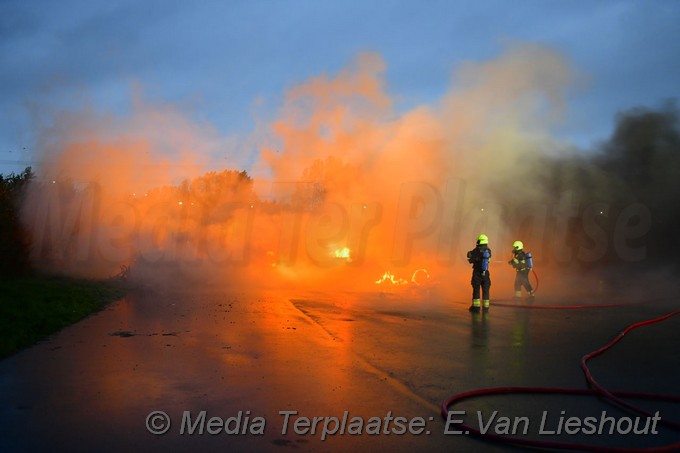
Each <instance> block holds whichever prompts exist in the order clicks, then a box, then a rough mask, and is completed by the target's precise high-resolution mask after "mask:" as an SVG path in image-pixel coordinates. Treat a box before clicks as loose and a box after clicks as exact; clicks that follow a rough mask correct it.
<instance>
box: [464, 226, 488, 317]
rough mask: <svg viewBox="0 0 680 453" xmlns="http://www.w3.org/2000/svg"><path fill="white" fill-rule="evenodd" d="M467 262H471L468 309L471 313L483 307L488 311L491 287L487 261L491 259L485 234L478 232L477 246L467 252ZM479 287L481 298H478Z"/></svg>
mask: <svg viewBox="0 0 680 453" xmlns="http://www.w3.org/2000/svg"><path fill="white" fill-rule="evenodd" d="M467 260H468V263H470V264H472V280H471V281H470V283H471V284H472V305H471V306H470V311H471V312H473V313H476V312H479V310H480V309H483V310H484V311H485V312H487V311H489V304H490V302H489V298H490V296H489V289H490V288H491V276H490V275H489V262H490V260H491V249H490V248H489V238H488V237H487V235H486V234H480V235H479V237H478V238H477V246H476V247H475V248H474V249H472V250H470V251H469V252H467ZM480 289H481V293H482V294H481V296H482V297H481V300H480V297H479V296H480V294H479V293H480Z"/></svg>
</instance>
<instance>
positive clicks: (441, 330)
mask: <svg viewBox="0 0 680 453" xmlns="http://www.w3.org/2000/svg"><path fill="white" fill-rule="evenodd" d="M539 301H540V303H541V304H543V303H550V304H558V305H559V304H562V305H570V304H573V303H575V301H573V300H540V299H539ZM577 302H578V303H579V304H589V303H590V304H593V303H595V301H592V300H591V301H589V300H579V301H577ZM628 302H632V303H631V304H630V305H626V306H624V307H616V308H588V309H583V310H540V309H519V308H512V307H500V306H495V307H492V309H491V312H490V313H488V314H486V315H482V314H470V313H469V312H468V311H467V305H468V304H467V303H466V302H463V301H455V300H450V299H448V298H446V297H444V296H442V295H438V294H437V293H436V291H424V290H422V291H418V290H416V291H402V292H372V293H368V292H367V293H352V292H346V293H340V292H333V293H331V292H328V293H326V292H309V291H291V290H285V291H264V290H263V291H257V292H255V291H252V292H233V291H230V290H229V289H228V288H224V289H218V288H205V289H203V290H200V291H196V290H193V291H184V290H181V289H177V288H174V289H170V288H165V289H155V290H151V289H145V290H139V291H134V292H133V293H132V294H131V295H130V296H129V297H127V298H125V299H123V300H121V301H118V302H116V303H114V304H112V305H110V306H109V307H107V309H105V310H104V311H102V312H100V313H98V314H96V315H93V316H91V317H89V318H87V319H85V320H84V321H82V322H80V323H78V324H76V325H74V326H71V327H69V328H67V329H65V330H63V331H62V332H60V333H59V334H57V335H55V336H53V337H52V338H50V339H48V340H46V341H43V342H41V343H39V344H37V345H35V346H33V347H32V348H29V349H27V350H24V351H22V352H20V353H18V354H16V355H14V356H12V357H10V358H8V359H5V360H3V361H1V362H0V403H1V406H0V407H1V410H0V424H1V426H2V427H3V428H2V431H3V432H2V434H1V435H0V437H1V438H2V439H1V443H2V444H3V451H47V450H49V451H55V450H68V451H169V450H172V451H225V450H229V451H287V450H290V451H347V450H362V451H384V450H386V449H389V450H393V451H425V450H430V451H456V452H467V451H480V450H484V451H513V450H514V451H520V449H519V448H514V447H510V446H508V445H506V444H496V443H489V442H485V441H482V440H479V439H478V438H475V437H472V436H469V435H464V434H445V429H446V427H445V424H444V422H443V420H442V418H441V416H440V415H439V410H440V408H439V406H440V404H441V402H442V401H444V400H445V399H446V398H448V397H449V396H451V395H453V394H457V393H460V392H465V391H470V390H475V389H480V388H486V387H499V386H538V387H568V388H586V383H585V380H584V377H583V371H582V370H581V368H580V363H579V362H580V359H581V357H582V356H583V355H584V354H586V353H588V352H591V351H593V350H595V349H597V348H599V347H601V346H603V345H604V344H606V343H608V342H609V341H610V340H611V339H613V338H614V337H615V336H616V334H618V332H620V331H621V330H622V329H623V328H625V327H626V326H627V325H629V324H631V323H634V322H638V321H641V320H644V319H649V318H653V317H656V316H660V315H663V314H665V313H668V312H670V311H673V310H674V309H676V308H677V306H678V303H677V302H678V301H677V300H674V299H673V298H662V299H659V300H656V301H652V300H650V301H640V300H638V301H628ZM640 302H642V303H640ZM521 303H524V302H521ZM535 303H538V302H535ZM508 304H512V302H508ZM678 332H680V316H677V317H674V318H671V319H669V320H667V321H664V322H663V323H658V324H656V325H653V326H648V327H644V328H641V329H638V330H636V331H634V332H631V333H630V334H629V335H627V336H626V338H624V339H623V341H621V342H620V344H617V345H616V346H615V347H614V348H612V349H611V350H610V351H608V352H607V353H606V354H604V355H602V356H601V357H598V358H596V359H593V360H592V362H591V363H590V366H591V371H592V372H593V375H594V376H595V377H596V378H597V380H598V381H599V382H600V383H601V384H602V385H604V386H605V387H607V388H608V389H612V390H630V391H640V392H653V393H662V394H674V395H678V394H680V392H679V391H678V390H679V388H678V384H677V383H678V382H680V381H679V380H678V378H679V377H680V354H679V353H678V349H677V345H678V344H679V342H678V339H679V338H680V334H679V333H678ZM637 403H639V404H640V405H642V406H644V407H646V408H647V409H648V410H650V411H652V412H653V411H655V410H662V411H663V414H664V417H669V418H671V419H674V420H678V421H680V405H678V404H670V403H663V402H650V401H641V402H636V404H637ZM454 409H455V410H466V411H467V414H469V416H468V417H467V418H466V420H468V421H470V422H471V423H472V424H477V423H478V422H480V421H481V422H484V423H487V422H488V420H490V419H491V417H493V416H494V413H495V414H497V417H496V419H495V420H496V421H498V420H499V418H498V417H501V416H507V417H508V418H509V419H510V420H513V421H514V420H515V417H519V416H525V417H526V419H527V420H528V421H529V422H530V424H531V427H530V428H529V429H528V433H527V434H523V433H522V432H521V429H520V431H519V435H520V437H525V438H532V437H533V438H537V439H542V440H559V441H564V442H577V443H588V444H598V445H619V446H654V445H663V444H666V443H669V442H680V434H679V433H678V431H668V430H666V429H664V430H663V432H660V433H659V434H649V435H637V436H631V435H629V436H618V435H616V434H613V435H608V434H602V435H589V434H583V433H576V434H570V435H564V434H563V435H561V436H557V435H551V434H542V435H538V434H537V430H538V425H539V423H540V422H541V419H542V417H543V415H544V414H547V415H548V417H549V418H548V420H549V422H550V423H551V424H552V425H550V426H548V428H550V429H553V428H554V427H555V426H556V425H557V423H558V421H559V417H560V416H561V415H564V416H567V417H568V416H576V417H585V416H587V415H592V414H597V415H599V414H600V413H601V412H602V411H607V414H609V415H611V416H615V417H618V418H620V417H623V416H629V417H632V415H631V414H627V413H625V412H622V411H620V410H618V409H617V408H615V407H613V406H611V405H607V404H606V403H604V402H602V401H600V400H598V399H596V398H591V397H573V396H569V395H545V396H541V395H508V396H494V397H487V398H479V399H474V400H469V401H467V402H465V403H462V404H461V405H460V406H456V408H454ZM153 411H163V412H165V413H167V415H168V416H169V417H170V419H171V424H170V428H169V430H168V431H167V432H166V433H165V434H162V435H154V434H152V433H150V432H149V429H148V428H147V422H149V423H151V428H152V429H155V428H161V427H162V420H161V419H157V418H150V419H147V417H148V416H149V414H150V413H151V412H153ZM201 411H205V418H204V419H203V420H201V415H200V414H201ZM495 411H498V412H495ZM562 411H564V412H562ZM187 414H188V415H187ZM239 414H240V416H239ZM286 414H287V415H286ZM480 416H481V417H482V418H481V419H480V418H479V417H480ZM286 417H288V418H286ZM314 417H322V418H325V417H336V418H337V422H338V424H337V425H335V424H334V423H336V422H335V421H333V420H330V421H328V422H327V423H328V425H327V428H328V430H329V431H330V430H332V428H335V429H336V430H337V431H336V433H335V434H332V435H331V434H329V435H327V437H326V439H324V440H322V427H323V423H324V422H325V420H324V419H319V420H320V421H318V422H317V425H316V430H314V429H312V426H313V423H314ZM343 417H344V418H345V426H344V428H342V429H343V431H341V428H340V424H341V423H342V419H343ZM390 417H392V418H390ZM397 417H401V419H400V420H401V421H400V422H399V421H398V420H397ZM211 418H213V421H212V422H210V419H211ZM306 419H308V420H306ZM286 421H287V422H288V425H287V426H285V424H286ZM296 421H297V423H298V425H297V428H296V425H295V423H296ZM307 421H308V422H309V423H307ZM352 422H353V424H352ZM369 422H370V423H369ZM411 422H412V423H413V424H412V425H409V424H408V423H411ZM421 422H422V423H421ZM202 423H203V430H204V433H203V434H199V430H200V428H201V424H202ZM210 423H213V424H212V425H210ZM220 423H221V425H220ZM225 423H226V424H227V428H228V430H229V431H230V432H232V431H235V432H237V434H227V433H226V432H225V430H224V428H225V426H224V424H225ZM369 424H371V426H372V428H369ZM350 425H351V426H350ZM211 426H212V428H211ZM376 426H377V428H376ZM192 427H193V434H192V433H190V432H189V431H191V430H192ZM284 428H285V429H284ZM496 428H498V429H502V428H503V427H502V426H501V425H496V424H495V423H494V425H493V428H492V430H493V429H496ZM520 428H521V426H520ZM211 429H213V430H214V432H216V434H210V430H211ZM450 429H451V430H456V429H457V427H456V426H452V427H450ZM182 430H183V433H182ZM296 430H297V431H298V432H299V433H300V434H297V433H296V432H295V431H296ZM371 430H373V431H371ZM375 430H378V432H379V433H378V434H368V433H369V432H374V431H375ZM284 431H285V432H284ZM360 433H361V434H360ZM388 433H389V434H388ZM5 447H6V448H5Z"/></svg>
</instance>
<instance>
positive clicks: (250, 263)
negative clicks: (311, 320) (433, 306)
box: [23, 47, 568, 293]
mask: <svg viewBox="0 0 680 453" xmlns="http://www.w3.org/2000/svg"><path fill="white" fill-rule="evenodd" d="M385 70H386V65H385V63H384V62H383V60H382V58H381V57H380V56H379V55H377V54H362V55H360V56H359V57H358V58H357V59H356V61H355V62H353V63H352V64H350V65H349V66H348V67H347V68H346V69H344V70H342V71H340V72H339V73H338V74H335V75H325V74H324V75H320V76H318V77H313V78H311V79H310V80H308V81H307V82H305V83H302V84H300V85H298V86H293V87H292V88H290V90H289V91H288V92H287V93H286V95H285V99H284V103H283V105H282V107H281V108H280V110H279V111H278V112H277V117H276V118H275V120H273V121H271V122H270V123H268V124H262V125H261V127H259V128H258V129H257V130H256V131H254V132H253V136H252V137H249V140H248V143H249V144H256V153H257V154H256V155H254V157H253V158H252V159H250V161H251V162H250V164H249V165H250V167H249V168H248V172H247V173H246V172H244V171H242V170H243V169H242V168H238V167H239V164H238V162H237V161H236V160H235V159H237V158H241V159H243V160H244V161H245V160H246V159H245V158H243V154H244V153H246V151H245V150H244V149H241V148H239V147H238V146H236V145H234V144H233V143H231V142H229V141H226V140H223V139H221V138H220V137H219V136H218V135H217V134H216V131H215V130H213V129H212V128H210V127H205V126H204V125H199V124H195V123H192V122H191V121H190V120H189V118H190V115H183V114H182V112H180V111H178V110H177V109H176V108H174V107H168V106H167V105H160V106H153V105H146V104H145V103H144V102H143V100H141V99H137V98H135V99H134V102H133V105H134V108H133V112H132V113H131V114H130V115H129V117H119V116H106V115H98V114H97V113H94V112H89V111H85V112H82V113H80V114H77V113H73V112H70V113H69V114H68V115H64V116H63V117H58V118H56V119H55V121H54V127H52V128H51V129H50V130H49V131H46V133H45V134H46V136H45V137H44V140H43V142H44V143H45V150H44V152H45V162H44V164H43V165H41V166H40V167H39V168H37V169H36V171H37V174H38V179H39V180H38V181H37V182H36V183H35V184H33V187H32V188H31V191H30V193H29V194H28V196H27V202H26V204H25V208H24V212H23V218H24V222H25V223H26V224H27V225H28V226H29V229H30V230H31V233H32V235H33V242H32V243H33V256H32V258H33V260H34V262H35V263H37V264H38V265H39V266H40V267H42V268H47V269H48V270H50V269H51V270H58V271H59V272H63V273H69V274H79V275H87V276H96V277H108V276H111V275H114V274H115V273H117V272H118V270H119V269H120V265H121V264H126V265H131V267H132V269H133V271H132V275H136V276H144V277H147V276H148V277H151V276H152V275H156V276H159V277H158V278H159V279H160V280H162V279H163V278H168V279H170V278H175V277H174V275H175V274H177V275H182V276H186V277H189V278H192V279H194V280H195V281H197V282H203V281H206V280H210V281H215V282H218V283H219V284H230V285H244V286H248V285H257V286H262V285H264V284H267V285H272V286H277V285H291V286H293V287H305V288H323V289H325V290H334V289H347V285H348V282H352V285H353V287H356V288H362V287H370V288H375V286H374V284H373V282H374V280H373V279H372V278H371V277H367V276H371V275H380V274H381V273H382V274H383V277H381V278H380V279H379V280H378V282H377V283H379V284H380V283H387V282H389V284H392V285H404V284H407V283H409V280H407V279H405V278H401V277H397V275H402V276H406V277H407V278H408V276H409V275H410V276H411V280H410V282H412V283H414V284H417V285H423V284H427V285H432V284H433V282H432V280H431V279H430V275H437V276H441V275H446V279H445V282H446V285H444V286H446V289H447V290H448V288H450V287H455V288H458V287H462V288H464V291H465V293H467V287H468V286H469V282H468V280H469V265H468V263H467V262H466V260H465V253H466V251H467V250H469V249H471V248H472V247H473V246H474V239H475V238H476V237H477V235H478V234H479V232H480V231H481V230H480V229H481V228H482V227H483V229H484V231H485V232H486V233H488V234H489V236H490V238H491V244H490V245H491V248H492V249H494V252H495V251H496V250H499V248H500V250H502V249H503V247H507V244H511V243H512V237H511V236H510V235H511V234H512V233H513V232H512V231H511V229H510V227H511V225H508V224H507V223H506V222H505V220H504V218H503V215H504V212H503V206H500V207H499V206H496V205H494V198H493V197H494V194H493V193H492V192H491V191H489V189H488V183H489V180H490V179H493V180H494V181H495V180H496V179H498V178H502V177H505V175H511V174H512V172H510V171H508V169H511V168H515V167H514V166H515V165H516V162H519V161H522V162H531V161H533V159H532V156H533V155H534V153H536V152H538V151H539V150H540V149H542V148H541V146H538V145H540V143H537V138H536V137H538V136H540V130H538V131H537V130H536V129H537V128H539V129H540V127H541V125H543V124H544V123H545V121H544V118H546V115H544V113H545V112H544V109H545V107H546V104H545V100H546V99H547V101H549V106H550V107H555V106H556V105H557V104H559V103H558V102H557V101H555V100H554V99H553V98H554V97H555V96H556V93H558V92H559V87H560V86H561V84H562V83H564V81H565V78H567V74H568V71H567V68H566V66H565V65H564V62H563V61H562V60H561V59H560V58H559V56H556V55H554V54H552V53H551V52H549V51H547V50H545V49H535V48H533V47H529V48H526V49H523V48H520V49H519V50H517V49H516V50H513V51H512V52H510V53H509V54H507V55H504V56H501V57H500V58H499V59H497V60H495V61H493V62H491V63H488V64H486V65H467V66H465V67H464V70H463V71H462V72H461V74H460V80H459V83H458V85H455V86H453V87H452V89H451V90H450V91H449V92H448V93H446V94H445V95H444V96H443V97H442V98H441V99H440V100H439V102H437V103H436V104H434V105H416V106H414V107H413V108H412V109H410V110H407V111H404V112H398V111H397V110H396V109H395V106H394V101H393V99H392V97H391V96H390V95H389V94H388V93H387V89H386V86H385V85H386V83H385V77H384V72H385ZM552 101H555V102H554V103H552ZM553 113H554V112H553ZM215 143H218V145H219V146H218V147H217V148H219V149H220V156H222V155H224V156H226V157H225V158H224V159H222V160H221V161H220V165H221V167H220V168H215V169H213V167H214V166H215V165H216V164H213V165H210V164H209V163H208V161H209V159H208V155H209V154H210V153H209V151H210V145H214V144H215ZM249 146H250V145H249ZM251 150H252V148H250V149H249V150H248V151H247V152H251ZM225 159H226V160H225ZM480 169H483V171H480ZM479 175H492V176H489V177H479ZM43 182H47V183H43ZM527 186H530V185H527ZM513 190H516V191H517V192H516V194H515V195H516V198H517V199H521V200H523V201H524V202H526V205H530V204H531V203H540V202H541V194H540V193H535V192H534V191H531V190H526V191H525V189H524V186H522V187H520V188H517V189H513ZM141 194H144V196H141ZM481 206H484V210H483V211H482V210H481V209H480V207H481ZM536 224H537V225H540V222H538V221H537V222H536ZM539 234H542V232H539ZM505 236H507V237H505ZM533 243H534V244H537V245H532V252H534V255H535V256H537V257H540V256H541V254H540V249H539V248H538V247H539V246H538V243H539V241H538V240H536V241H533ZM500 250H499V252H500ZM495 256H496V255H495ZM497 256H500V255H497ZM414 268H418V270H416V271H415V272H413V269H414ZM385 269H390V271H389V272H384V270H385ZM426 269H427V270H426ZM494 275H496V276H499V277H498V278H502V277H500V274H494ZM508 275H510V273H509V272H508ZM508 278H511V277H508ZM363 285H365V286H363Z"/></svg>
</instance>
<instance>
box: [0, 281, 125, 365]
mask: <svg viewBox="0 0 680 453" xmlns="http://www.w3.org/2000/svg"><path fill="white" fill-rule="evenodd" d="M124 294H125V291H124V288H123V286H122V285H121V284H120V283H118V282H116V281H112V280H79V279H73V278H67V277H55V276H41V275H36V276H31V277H23V278H18V279H14V280H5V281H0V359H1V358H5V357H7V356H9V355H11V354H13V353H15V352H17V351H19V350H20V349H23V348H25V347H27V346H30V345H32V344H34V343H35V342H36V341H38V340H41V339H43V338H45V337H47V336H49V335H51V334H53V333H55V332H58V331H59V330H61V329H62V328H64V327H66V326H68V325H70V324H73V323H75V322H78V321H80V320H81V319H83V318H85V317H86V316H88V315H90V314H92V313H94V312H97V311H99V310H101V309H102V308H104V307H105V306H106V305H107V304H108V303H110V302H112V301H114V300H117V299H120V298H121V297H123V296H124Z"/></svg>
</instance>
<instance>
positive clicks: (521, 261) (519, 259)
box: [508, 250, 531, 272]
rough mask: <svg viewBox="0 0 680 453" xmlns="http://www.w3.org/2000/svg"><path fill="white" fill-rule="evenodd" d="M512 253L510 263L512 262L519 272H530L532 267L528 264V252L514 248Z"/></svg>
mask: <svg viewBox="0 0 680 453" xmlns="http://www.w3.org/2000/svg"><path fill="white" fill-rule="evenodd" d="M512 254H513V257H512V259H511V260H510V261H508V263H510V264H511V265H512V267H514V268H515V270H516V271H517V272H529V271H530V270H531V268H530V267H528V266H527V254H526V253H525V252H524V250H513V251H512Z"/></svg>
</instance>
